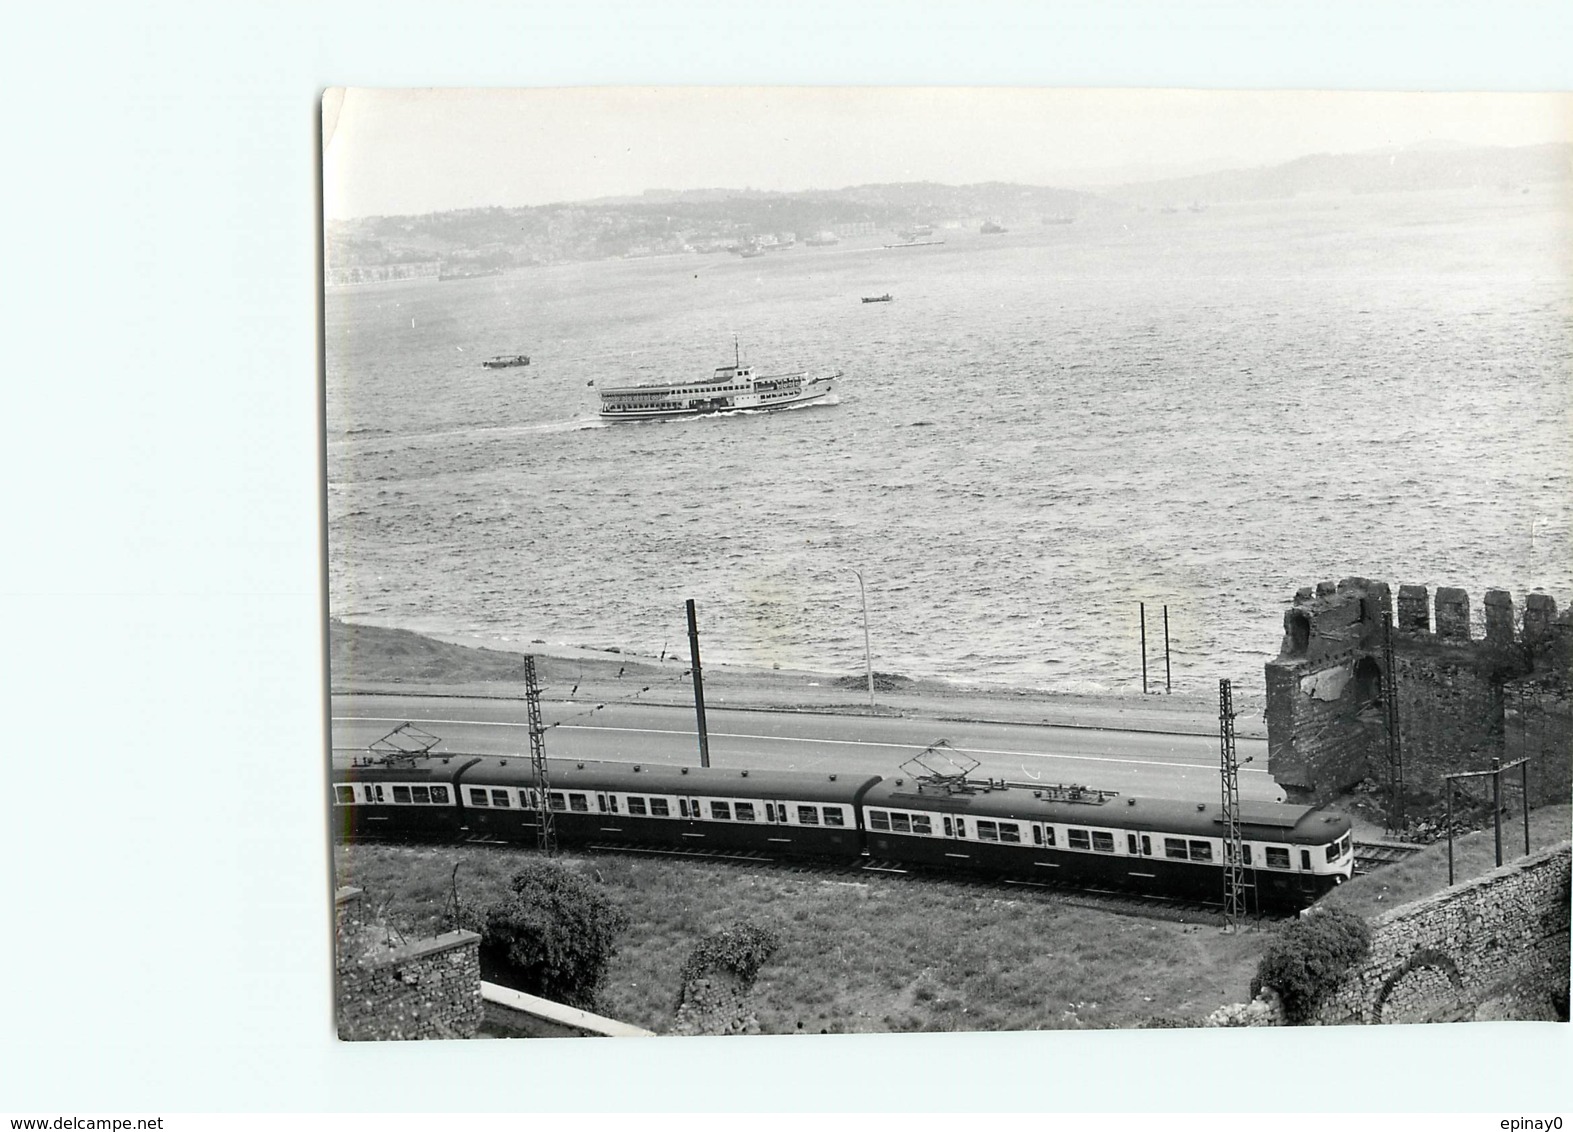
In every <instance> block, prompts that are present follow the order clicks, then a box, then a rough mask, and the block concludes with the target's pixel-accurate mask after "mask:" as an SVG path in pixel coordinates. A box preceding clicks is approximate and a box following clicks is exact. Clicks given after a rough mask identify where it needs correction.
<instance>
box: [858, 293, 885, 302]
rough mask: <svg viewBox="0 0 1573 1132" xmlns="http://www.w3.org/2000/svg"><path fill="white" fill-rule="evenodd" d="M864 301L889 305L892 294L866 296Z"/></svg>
mask: <svg viewBox="0 0 1573 1132" xmlns="http://www.w3.org/2000/svg"><path fill="white" fill-rule="evenodd" d="M863 301H864V302H865V303H888V302H890V292H889V291H887V292H885V293H884V294H883V295H864V296H863Z"/></svg>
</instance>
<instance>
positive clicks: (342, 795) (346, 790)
mask: <svg viewBox="0 0 1573 1132" xmlns="http://www.w3.org/2000/svg"><path fill="white" fill-rule="evenodd" d="M333 793H334V796H335V797H336V798H337V799H338V803H339V805H341V806H353V805H354V804H355V787H353V786H335V787H334V788H333Z"/></svg>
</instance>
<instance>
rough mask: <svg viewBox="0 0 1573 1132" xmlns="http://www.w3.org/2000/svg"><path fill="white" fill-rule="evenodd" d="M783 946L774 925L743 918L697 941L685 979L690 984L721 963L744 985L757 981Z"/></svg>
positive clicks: (684, 966)
mask: <svg viewBox="0 0 1573 1132" xmlns="http://www.w3.org/2000/svg"><path fill="white" fill-rule="evenodd" d="M780 947H781V937H780V936H779V935H777V934H776V932H774V931H773V930H771V929H770V928H762V927H760V926H759V925H758V924H754V923H750V922H749V921H747V920H739V921H738V922H737V923H735V924H733V925H731V926H730V927H726V928H722V929H721V930H720V931H718V932H715V933H714V934H712V935H708V936H706V937H705V938H704V939H702V940H700V941H699V942H698V944H696V945H695V947H694V950H693V951H692V952H691V953H690V954H689V956H688V961H687V962H685V963H684V964H683V972H682V982H683V984H684V985H685V986H686V985H687V984H688V983H690V982H692V981H693V980H695V979H697V978H700V977H701V976H703V975H704V974H706V973H707V972H709V971H712V970H714V969H715V968H717V967H724V968H726V969H727V970H728V971H731V972H732V974H734V975H736V976H737V978H738V981H739V982H740V983H741V984H742V985H743V987H744V988H747V987H749V986H752V985H753V982H754V979H755V978H756V977H757V976H758V974H759V968H761V967H763V966H764V965H765V963H766V962H768V961H769V959H770V957H771V956H772V955H774V954H775V953H776V951H777V950H778V949H779V948H780Z"/></svg>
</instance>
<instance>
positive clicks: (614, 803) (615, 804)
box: [606, 794, 617, 814]
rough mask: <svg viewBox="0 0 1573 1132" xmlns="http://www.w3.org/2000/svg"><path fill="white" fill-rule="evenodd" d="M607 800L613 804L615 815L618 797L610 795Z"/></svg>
mask: <svg viewBox="0 0 1573 1132" xmlns="http://www.w3.org/2000/svg"><path fill="white" fill-rule="evenodd" d="M606 800H607V801H608V802H610V803H611V804H612V813H614V814H615V813H616V812H617V795H616V794H608V795H607V796H606Z"/></svg>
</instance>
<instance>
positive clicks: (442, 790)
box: [431, 786, 448, 806]
mask: <svg viewBox="0 0 1573 1132" xmlns="http://www.w3.org/2000/svg"><path fill="white" fill-rule="evenodd" d="M431 804H432V805H434V806H446V805H447V804H448V788H447V787H446V786H433V787H432V788H431Z"/></svg>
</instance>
